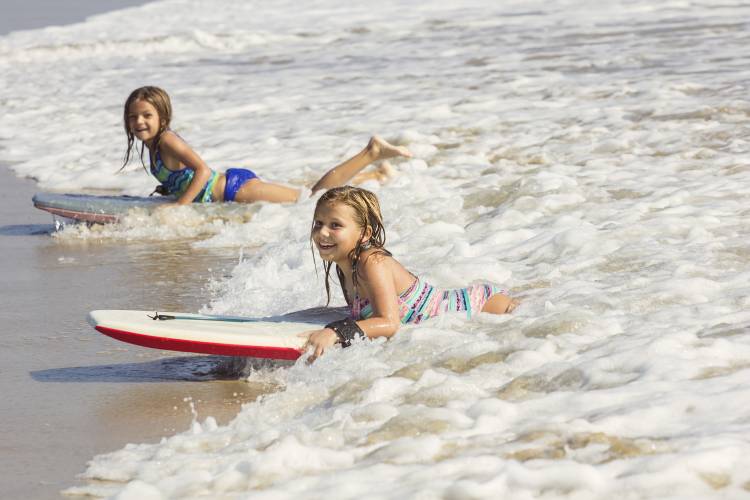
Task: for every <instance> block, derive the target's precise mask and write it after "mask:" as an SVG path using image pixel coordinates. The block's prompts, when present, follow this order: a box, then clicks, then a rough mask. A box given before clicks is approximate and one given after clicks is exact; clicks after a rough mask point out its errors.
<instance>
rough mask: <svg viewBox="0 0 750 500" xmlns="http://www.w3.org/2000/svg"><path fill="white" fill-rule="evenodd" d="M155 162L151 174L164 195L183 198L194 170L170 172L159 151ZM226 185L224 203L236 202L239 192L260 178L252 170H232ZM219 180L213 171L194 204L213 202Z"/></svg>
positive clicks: (227, 176) (226, 174) (228, 173)
mask: <svg viewBox="0 0 750 500" xmlns="http://www.w3.org/2000/svg"><path fill="white" fill-rule="evenodd" d="M154 160H155V161H154V162H153V163H152V164H151V174H152V175H153V176H154V177H156V180H158V181H159V182H160V183H161V185H162V188H163V191H164V193H166V194H168V195H174V196H176V197H178V198H179V197H180V196H182V194H183V193H184V192H185V191H187V188H188V186H190V183H191V182H193V176H194V175H195V171H194V170H193V169H192V168H188V167H185V168H182V169H180V170H169V169H168V168H167V167H166V165H164V162H163V161H162V159H161V155H160V154H159V151H157V152H156V155H155V158H154ZM225 176H226V184H225V186H224V201H234V198H235V196H236V195H237V191H239V189H240V188H241V187H242V186H244V185H245V183H246V182H248V181H250V180H252V179H255V178H258V176H257V175H256V174H255V172H253V171H252V170H249V169H247V168H230V169H227V171H226V172H225ZM218 179H219V174H218V172H214V171H213V170H211V178H210V179H208V182H206V185H205V186H203V189H202V190H201V192H200V193H198V195H197V196H196V197H195V198H194V199H193V203H210V202H212V201H213V197H212V196H211V194H212V192H213V190H214V184H216V181H217V180H218Z"/></svg>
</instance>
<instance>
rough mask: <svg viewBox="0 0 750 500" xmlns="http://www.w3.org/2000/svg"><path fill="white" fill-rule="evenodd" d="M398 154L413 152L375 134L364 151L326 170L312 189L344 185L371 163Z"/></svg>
mask: <svg viewBox="0 0 750 500" xmlns="http://www.w3.org/2000/svg"><path fill="white" fill-rule="evenodd" d="M396 156H403V157H406V158H410V157H411V153H410V152H409V150H408V149H406V148H405V147H404V146H394V145H392V144H389V143H388V142H386V141H385V140H384V139H382V138H381V137H378V136H376V135H375V136H373V137H372V138H371V139H370V142H368V143H367V146H365V148H364V149H363V150H362V151H360V152H359V153H357V154H356V155H354V156H352V157H351V158H349V159H348V160H346V161H345V162H343V163H341V164H339V165H337V166H335V167H333V168H332V169H331V170H329V171H328V172H326V173H325V175H323V177H321V178H320V180H319V181H318V182H316V183H315V185H314V186H313V187H312V191H313V193H314V192H315V191H319V190H321V189H331V188H333V187H336V186H343V185H344V184H346V183H347V182H349V181H350V180H352V178H353V177H354V176H355V175H357V174H358V173H359V172H360V171H361V170H362V169H363V168H365V167H366V166H367V165H369V164H370V163H372V162H375V161H378V160H386V159H388V158H393V157H396Z"/></svg>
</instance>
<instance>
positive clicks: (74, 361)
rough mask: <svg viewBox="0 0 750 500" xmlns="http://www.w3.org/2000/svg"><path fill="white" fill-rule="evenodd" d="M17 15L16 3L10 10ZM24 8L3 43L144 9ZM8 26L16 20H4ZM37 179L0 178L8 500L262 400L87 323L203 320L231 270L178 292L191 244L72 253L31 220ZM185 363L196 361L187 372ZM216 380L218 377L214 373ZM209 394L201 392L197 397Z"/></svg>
mask: <svg viewBox="0 0 750 500" xmlns="http://www.w3.org/2000/svg"><path fill="white" fill-rule="evenodd" d="M11 3H13V2H11ZM33 3H34V8H31V7H30V6H29V2H17V4H16V5H12V6H11V7H10V8H9V9H8V10H7V11H6V9H5V8H4V11H3V14H4V15H3V19H2V21H0V34H2V33H4V32H8V31H14V30H18V29H31V28H37V27H41V26H45V25H59V24H65V23H71V22H77V21H81V20H83V18H84V17H85V16H87V15H91V14H95V13H99V12H103V11H105V10H108V9H113V8H117V7H125V6H127V5H137V4H140V3H144V2H139V1H132V0H131V1H128V2H121V1H111V2H101V1H74V2H66V3H65V5H64V8H63V5H62V4H60V3H59V2H53V1H48V2H45V1H35V2H33ZM6 12H7V13H8V14H9V15H8V16H5V14H6ZM37 191H38V188H37V187H36V185H35V183H34V182H33V181H32V180H30V179H19V178H17V177H16V176H15V175H14V174H13V173H12V172H11V171H10V170H9V169H8V168H7V167H6V166H0V253H1V254H2V255H3V259H2V260H0V266H1V268H0V275H1V276H2V281H3V285H4V286H3V287H0V304H2V306H1V309H0V314H1V315H2V316H1V317H2V329H1V331H2V335H1V337H2V340H0V346H1V347H2V349H1V350H0V394H2V405H1V406H0V421H2V422H3V425H2V426H0V469H2V470H3V474H2V478H0V498H4V499H22V498H28V499H30V498H33V499H48V498H49V499H52V498H60V492H61V491H62V490H63V489H65V488H67V487H70V486H73V485H75V484H76V483H77V481H76V475H78V474H79V473H81V472H82V471H83V470H85V468H86V462H87V461H88V460H90V459H91V458H92V457H93V456H94V455H96V454H98V453H104V452H108V451H112V450H116V449H118V448H121V447H123V446H125V445H126V444H127V443H136V442H146V441H148V442H156V441H158V440H159V439H161V438H162V437H166V436H170V435H172V434H174V433H176V432H179V431H183V430H186V429H189V428H190V425H191V422H192V421H193V420H194V419H195V418H199V419H205V418H206V417H207V416H209V415H210V416H213V417H215V418H216V419H217V421H219V422H227V421H228V420H229V419H231V418H232V417H234V415H235V414H236V413H237V411H238V410H239V407H240V405H241V403H243V402H245V401H249V400H252V399H254V398H255V397H256V395H257V394H258V393H260V392H262V391H263V390H264V388H263V387H260V386H258V387H253V386H252V384H247V383H245V382H240V381H238V380H237V379H238V377H237V374H236V373H234V374H231V376H229V379H228V380H221V379H222V378H225V377H226V373H225V372H226V370H230V371H231V369H232V368H231V365H229V364H227V363H226V362H225V361H224V360H222V359H221V358H217V357H210V356H206V357H200V356H189V355H186V356H181V355H179V354H176V353H166V352H160V351H152V350H148V349H142V348H137V347H135V346H128V345H126V344H122V343H119V342H116V341H114V340H112V339H110V338H108V337H105V336H103V335H100V334H99V333H97V332H96V331H95V330H93V329H92V328H91V327H90V326H89V325H88V324H87V323H86V314H87V313H88V311H90V310H91V309H93V308H97V309H107V308H109V309H127V308H133V309H138V308H141V307H143V306H144V305H145V304H148V303H152V304H154V305H155V306H156V307H160V308H163V309H164V308H172V309H175V310H186V311H192V310H197V308H199V307H201V306H202V305H203V304H205V302H206V301H205V297H204V291H205V290H204V287H205V283H206V282H205V281H204V280H208V279H210V278H211V276H212V272H211V271H208V268H212V269H213V270H214V271H213V273H221V272H222V265H223V264H226V265H230V264H232V263H233V262H234V261H236V258H237V257H236V256H234V255H231V253H225V254H221V253H219V254H217V253H216V252H205V254H204V255H203V256H200V255H198V256H197V258H198V259H201V258H202V259H203V261H204V267H205V268H206V272H205V274H204V275H203V276H201V279H187V280H179V279H177V280H176V281H175V280H174V277H175V275H176V274H179V272H177V273H175V270H176V269H177V268H179V262H180V260H181V259H182V258H183V257H184V256H185V254H186V253H187V252H193V251H192V250H191V249H190V248H189V247H188V246H187V244H179V243H178V244H175V243H171V244H167V245H159V244H137V243H136V244H133V245H117V244H98V243H97V242H88V243H80V244H75V243H74V244H68V243H64V242H62V243H61V242H59V241H57V240H56V239H55V238H54V237H53V233H54V230H55V225H54V220H53V217H52V216H51V215H50V214H48V213H46V212H42V211H40V210H37V209H35V208H34V207H33V205H32V203H31V198H32V196H33V194H34V193H35V192H37ZM188 358H190V359H189V360H188ZM217 370H218V373H217ZM196 382H200V383H196Z"/></svg>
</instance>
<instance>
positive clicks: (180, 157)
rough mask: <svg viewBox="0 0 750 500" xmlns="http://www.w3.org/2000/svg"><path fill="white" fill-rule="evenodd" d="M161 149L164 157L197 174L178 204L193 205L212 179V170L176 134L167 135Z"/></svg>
mask: <svg viewBox="0 0 750 500" xmlns="http://www.w3.org/2000/svg"><path fill="white" fill-rule="evenodd" d="M159 149H160V151H161V152H162V156H163V157H168V158H174V159H175V160H177V162H179V164H180V165H185V167H186V168H189V169H191V170H193V171H194V172H195V174H194V175H193V180H192V181H190V185H189V186H188V188H187V190H185V192H184V193H183V194H182V196H180V197H179V198H177V202H176V203H177V204H178V205H187V204H189V203H192V202H193V200H194V199H195V197H196V196H198V193H200V192H201V190H202V189H203V187H204V186H205V185H206V183H207V182H208V180H209V179H210V178H211V169H210V168H208V165H206V162H204V161H203V159H202V158H201V157H200V156H198V153H196V152H195V151H193V149H192V148H191V147H190V146H188V144H187V143H186V142H185V141H183V140H182V139H180V138H179V137H178V136H177V134H175V133H171V132H167V133H165V134H164V135H163V136H162V139H161V142H160V143H159ZM170 167H171V165H170Z"/></svg>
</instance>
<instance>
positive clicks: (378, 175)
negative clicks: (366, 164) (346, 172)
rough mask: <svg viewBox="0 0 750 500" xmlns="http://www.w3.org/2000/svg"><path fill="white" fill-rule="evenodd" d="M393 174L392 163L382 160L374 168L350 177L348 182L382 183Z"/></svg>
mask: <svg viewBox="0 0 750 500" xmlns="http://www.w3.org/2000/svg"><path fill="white" fill-rule="evenodd" d="M394 175H396V169H395V168H393V165H391V163H390V162H389V161H383V162H380V165H378V166H377V167H376V168H375V169H374V170H368V171H365V172H360V173H358V174H357V175H355V176H354V177H352V179H351V181H349V182H350V183H351V184H353V185H355V186H358V185H360V184H363V183H365V182H367V181H378V182H381V183H382V182H385V181H387V180H388V179H390V178H391V177H393V176H394Z"/></svg>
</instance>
